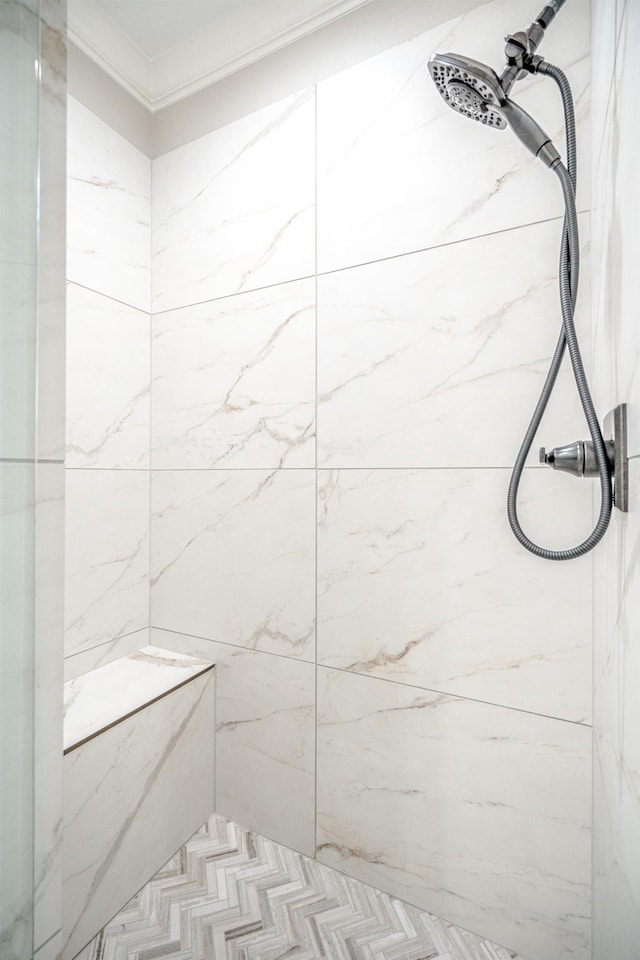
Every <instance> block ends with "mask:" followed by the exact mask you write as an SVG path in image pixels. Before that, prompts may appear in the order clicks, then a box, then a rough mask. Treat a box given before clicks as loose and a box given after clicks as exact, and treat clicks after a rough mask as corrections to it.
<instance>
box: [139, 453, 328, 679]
mask: <svg viewBox="0 0 640 960" xmlns="http://www.w3.org/2000/svg"><path fill="white" fill-rule="evenodd" d="M151 514H152V517H151V528H152V538H153V554H152V558H151V621H152V623H153V625H154V626H158V627H165V628H166V629H170V630H177V631H180V632H183V633H189V634H194V635H196V636H200V637H207V638H209V639H211V640H218V641H222V642H223V643H232V644H236V645H237V646H241V647H250V648H252V649H258V650H265V651H269V652H271V653H278V654H285V655H286V656H290V657H296V658H300V659H303V660H313V659H314V653H315V623H314V618H315V577H314V565H315V564H314V561H315V476H314V472H313V471H312V470H281V471H271V472H269V471H265V470H237V471H233V470H215V471H205V470H188V471H187V470H183V471H174V470H166V471H153V472H152V508H151Z"/></svg>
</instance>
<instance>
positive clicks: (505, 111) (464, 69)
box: [428, 53, 560, 167]
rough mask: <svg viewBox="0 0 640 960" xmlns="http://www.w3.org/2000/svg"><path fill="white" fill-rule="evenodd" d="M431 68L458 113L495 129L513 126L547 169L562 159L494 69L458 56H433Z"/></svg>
mask: <svg viewBox="0 0 640 960" xmlns="http://www.w3.org/2000/svg"><path fill="white" fill-rule="evenodd" d="M428 67H429V73H430V74H431V78H432V80H433V82H434V83H435V85H436V87H437V89H438V93H439V94H440V96H441V97H442V99H443V100H444V102H445V103H446V104H448V106H450V107H451V109H452V110H455V111H456V113H460V114H462V116H463V117H470V118H471V119H472V120H477V121H478V122H479V123H484V124H485V126H487V127H493V128H494V129H495V130H504V128H505V127H506V126H509V127H511V129H512V130H513V132H514V133H515V135H516V136H517V137H518V138H519V139H520V140H521V141H522V143H523V144H524V145H525V147H526V148H527V150H530V151H531V153H533V154H534V155H535V156H536V157H538V158H539V159H540V160H542V162H543V163H544V164H546V166H547V167H552V166H554V164H555V163H557V161H558V160H559V159H560V156H559V154H558V151H557V150H556V148H555V147H554V145H553V143H552V142H551V138H550V137H549V135H548V134H546V133H545V132H544V130H543V129H542V127H540V126H539V125H538V124H537V123H536V121H535V120H534V119H533V117H530V116H529V114H528V113H527V111H526V110H523V109H522V107H519V106H518V104H517V103H514V102H513V100H510V99H509V97H508V96H507V94H506V93H505V91H504V88H503V86H502V84H501V82H500V78H499V77H498V75H497V74H496V73H495V72H494V71H493V70H492V69H491V67H487V66H485V64H484V63H479V62H478V61H477V60H471V58H469V57H461V56H459V55H458V54H456V53H434V54H433V56H432V57H431V58H430V60H429V63H428Z"/></svg>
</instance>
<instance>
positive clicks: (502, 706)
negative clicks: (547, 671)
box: [151, 626, 592, 730]
mask: <svg viewBox="0 0 640 960" xmlns="http://www.w3.org/2000/svg"><path fill="white" fill-rule="evenodd" d="M151 629H152V630H160V631H162V632H163V633H175V634H177V636H179V637H189V638H191V639H192V640H203V641H205V642H207V643H215V644H220V645H221V646H223V647H229V648H231V649H233V650H238V651H241V652H244V653H258V654H262V655H263V656H266V657H280V659H282V660H288V661H289V662H290V663H306V664H309V663H313V661H310V660H303V659H302V658H301V657H289V656H287V655H286V654H284V653H272V652H271V651H270V650H255V649H253V648H252V647H241V646H238V645H237V644H234V643H228V642H226V641H224V640H213V639H212V638H211V637H203V636H200V635H199V634H194V633H184V631H181V630H171V629H170V628H169V627H156V626H153V627H152V628H151ZM214 662H215V661H214ZM315 669H316V673H317V672H318V671H319V670H335V671H337V672H338V673H346V674H348V675H349V676H350V677H359V678H360V679H362V680H377V681H380V682H381V683H391V684H393V686H394V687H407V688H408V689H410V690H419V691H421V692H422V693H435V694H437V695H438V696H445V697H451V699H453V700H466V701H469V702H471V703H482V704H484V705H485V706H487V707H495V708H496V709H497V710H512V711H515V712H516V713H525V714H527V715H528V716H531V717H542V718H544V719H545V720H556V721H557V722H558V723H570V724H572V725H573V726H577V727H583V728H585V729H587V730H590V729H591V727H592V724H591V723H587V722H586V721H584V720H569V719H568V718H567V717H554V716H553V714H551V713H542V712H541V711H538V710H525V709H523V708H522V707H514V706H510V705H509V704H506V703H496V701H495V700H482V699H480V698H479V697H469V696H466V694H461V693H453V692H452V691H450V690H438V689H436V688H434V687H421V686H419V685H418V684H417V683H407V682H406V681H405V680H394V679H391V678H389V677H377V676H374V675H373V674H370V673H357V672H356V671H355V670H345V669H344V667H334V666H332V665H331V664H327V663H318V664H315Z"/></svg>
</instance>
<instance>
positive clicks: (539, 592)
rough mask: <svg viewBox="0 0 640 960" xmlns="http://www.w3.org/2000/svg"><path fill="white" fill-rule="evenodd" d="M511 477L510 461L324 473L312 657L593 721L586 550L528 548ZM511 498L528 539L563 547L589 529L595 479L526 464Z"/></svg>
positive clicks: (466, 694)
mask: <svg viewBox="0 0 640 960" xmlns="http://www.w3.org/2000/svg"><path fill="white" fill-rule="evenodd" d="M508 483H509V472H508V471H507V470H414V471H408V470H371V471H367V470H343V471H324V470H323V471H320V474H319V511H318V517H319V528H318V660H319V662H320V663H324V664H327V665H329V666H333V667H339V668H341V669H345V670H352V671H355V672H356V673H367V674H372V675H374V676H377V677H382V678H386V679H392V680H401V681H403V682H405V683H410V684H415V685H417V686H420V687H427V688H430V689H435V690H441V691H445V692H447V693H454V694H458V695H461V696H468V697H472V698H474V699H478V700H488V701H491V702H493V703H499V704H505V705H507V706H512V707H517V708H519V709H521V710H531V711H534V712H538V713H543V714H548V715H550V716H553V717H563V718H566V719H569V720H576V721H585V720H589V718H590V715H591V602H590V596H591V591H590V587H591V562H590V558H584V559H582V560H579V561H574V562H572V563H549V562H545V561H542V560H540V559H538V558H537V557H534V556H532V555H531V554H529V553H527V552H526V551H525V550H524V549H523V548H522V547H521V546H520V545H519V544H518V543H517V541H516V540H515V538H514V537H513V535H512V533H511V530H510V529H509V525H508V523H507V518H506V515H505V514H506V509H505V501H506V496H507V487H508ZM571 483H573V484H574V486H573V487H571ZM520 506H521V509H520V518H521V522H522V524H523V526H524V528H525V530H527V532H528V533H529V534H530V535H532V536H533V538H534V539H535V540H537V541H538V542H540V543H542V544H543V545H545V546H550V547H553V548H557V547H559V546H569V545H571V544H572V543H579V542H581V541H582V539H584V536H585V535H586V534H587V533H588V531H589V527H590V524H591V486H590V484H589V483H588V482H580V483H579V482H578V481H575V480H573V481H572V480H571V479H570V478H567V477H562V476H558V475H557V474H554V473H552V471H546V470H542V469H535V470H528V471H527V473H526V475H525V479H524V481H523V484H522V497H521V501H520Z"/></svg>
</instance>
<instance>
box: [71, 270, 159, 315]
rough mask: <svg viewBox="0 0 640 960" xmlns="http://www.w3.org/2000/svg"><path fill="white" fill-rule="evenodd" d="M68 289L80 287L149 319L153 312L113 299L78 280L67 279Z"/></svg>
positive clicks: (116, 298)
mask: <svg viewBox="0 0 640 960" xmlns="http://www.w3.org/2000/svg"><path fill="white" fill-rule="evenodd" d="M67 286H68V287H79V289H80V290H88V291H89V293H95V294H96V296H98V297H104V299H105V300H111V301H112V302H113V303H119V304H121V305H122V306H123V307H128V309H129V310H135V311H136V312H137V313H144V314H145V315H146V316H147V317H150V316H151V310H145V309H144V307H136V306H134V304H133V303H127V301H126V300H119V299H118V297H112V296H111V294H109V293H103V292H102V290H96V289H95V287H87V286H86V285H85V284H84V283H78V281H77V280H69V279H68V278H67Z"/></svg>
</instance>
